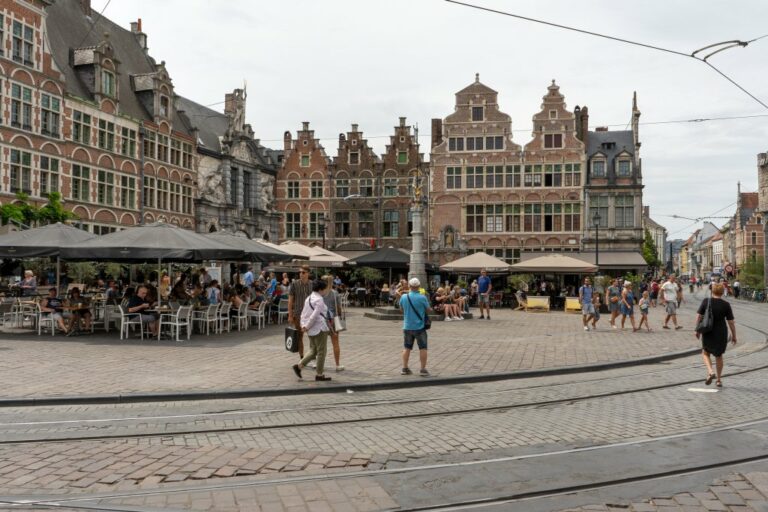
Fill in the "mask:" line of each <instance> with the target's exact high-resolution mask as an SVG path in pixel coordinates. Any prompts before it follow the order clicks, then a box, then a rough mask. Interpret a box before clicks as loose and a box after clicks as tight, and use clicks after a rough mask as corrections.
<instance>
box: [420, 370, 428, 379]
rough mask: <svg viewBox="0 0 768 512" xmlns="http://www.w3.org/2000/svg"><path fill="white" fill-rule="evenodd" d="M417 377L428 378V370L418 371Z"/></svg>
mask: <svg viewBox="0 0 768 512" xmlns="http://www.w3.org/2000/svg"><path fill="white" fill-rule="evenodd" d="M419 376H420V377H429V370H427V369H426V368H422V369H421V370H419Z"/></svg>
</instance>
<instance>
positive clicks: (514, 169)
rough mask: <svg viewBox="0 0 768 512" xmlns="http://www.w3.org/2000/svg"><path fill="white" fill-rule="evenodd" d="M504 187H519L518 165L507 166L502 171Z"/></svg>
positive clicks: (520, 179)
mask: <svg viewBox="0 0 768 512" xmlns="http://www.w3.org/2000/svg"><path fill="white" fill-rule="evenodd" d="M504 186H506V187H521V186H522V178H521V173H520V166H519V165H508V166H506V168H505V169H504Z"/></svg>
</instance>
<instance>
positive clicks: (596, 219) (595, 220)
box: [592, 211, 602, 275]
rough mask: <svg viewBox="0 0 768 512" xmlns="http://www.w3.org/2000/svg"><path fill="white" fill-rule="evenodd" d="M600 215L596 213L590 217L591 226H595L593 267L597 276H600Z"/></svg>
mask: <svg viewBox="0 0 768 512" xmlns="http://www.w3.org/2000/svg"><path fill="white" fill-rule="evenodd" d="M601 220H602V219H601V218H600V213H598V212H597V211H596V212H595V215H594V216H593V217H592V224H593V225H594V226H595V266H596V267H597V275H600V221H601Z"/></svg>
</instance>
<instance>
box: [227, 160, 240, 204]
mask: <svg viewBox="0 0 768 512" xmlns="http://www.w3.org/2000/svg"><path fill="white" fill-rule="evenodd" d="M239 174H240V169H238V168H236V167H233V168H232V169H230V171H229V202H230V204H237V198H238V188H239V187H238V183H237V182H238V180H239Z"/></svg>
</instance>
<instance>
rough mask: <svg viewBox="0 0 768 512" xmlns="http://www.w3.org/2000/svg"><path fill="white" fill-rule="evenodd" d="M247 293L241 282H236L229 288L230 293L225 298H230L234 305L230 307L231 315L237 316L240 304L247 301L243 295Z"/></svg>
mask: <svg viewBox="0 0 768 512" xmlns="http://www.w3.org/2000/svg"><path fill="white" fill-rule="evenodd" d="M244 295H245V288H244V287H243V285H241V284H236V285H235V286H234V287H233V288H230V289H229V295H227V296H226V298H225V300H228V301H229V302H230V303H231V304H232V307H231V308H229V316H237V314H238V311H239V309H240V306H241V305H242V304H244V303H245V301H243V296H244Z"/></svg>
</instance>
